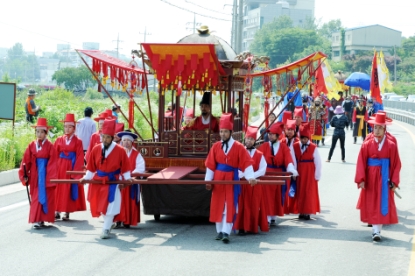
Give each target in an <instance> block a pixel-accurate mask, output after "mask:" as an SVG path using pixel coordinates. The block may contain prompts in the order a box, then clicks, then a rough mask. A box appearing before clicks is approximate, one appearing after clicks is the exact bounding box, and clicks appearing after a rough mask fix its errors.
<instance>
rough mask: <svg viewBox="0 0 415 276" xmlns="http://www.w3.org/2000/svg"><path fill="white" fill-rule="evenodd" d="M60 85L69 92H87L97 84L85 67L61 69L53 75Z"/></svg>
mask: <svg viewBox="0 0 415 276" xmlns="http://www.w3.org/2000/svg"><path fill="white" fill-rule="evenodd" d="M52 80H55V81H56V83H57V84H58V85H64V86H65V88H66V89H68V90H74V91H79V90H86V89H87V88H88V87H92V86H93V85H94V84H96V81H94V80H93V79H92V75H91V72H90V71H89V70H88V68H86V67H85V66H81V67H76V68H75V67H66V68H63V69H59V70H58V71H56V72H55V73H54V74H53V75H52Z"/></svg>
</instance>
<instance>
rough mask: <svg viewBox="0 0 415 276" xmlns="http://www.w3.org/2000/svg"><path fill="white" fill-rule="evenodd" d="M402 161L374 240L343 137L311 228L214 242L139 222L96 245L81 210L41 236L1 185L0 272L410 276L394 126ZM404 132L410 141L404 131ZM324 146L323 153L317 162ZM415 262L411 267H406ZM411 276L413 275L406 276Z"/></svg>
mask: <svg viewBox="0 0 415 276" xmlns="http://www.w3.org/2000/svg"><path fill="white" fill-rule="evenodd" d="M390 131H391V132H392V133H393V134H394V135H396V137H397V139H398V141H399V146H400V155H401V158H402V161H403V169H402V173H401V190H400V193H401V195H402V196H403V199H402V200H399V199H397V200H396V201H397V207H398V212H399V224H396V225H391V226H386V227H384V230H383V231H382V236H383V240H382V242H379V243H374V242H372V240H371V229H370V228H368V227H366V225H365V224H363V223H361V222H360V220H359V213H358V211H357V210H356V209H355V206H356V202H357V198H358V190H357V188H356V185H355V184H354V183H353V178H354V171H355V164H356V158H357V153H358V150H359V147H360V144H361V142H360V141H359V142H358V144H357V145H353V142H352V138H351V132H350V131H349V132H348V133H347V135H348V136H347V140H346V151H347V156H346V160H347V163H345V164H343V163H341V161H340V159H341V158H340V149H339V148H338V149H336V151H335V153H334V156H333V158H332V162H331V163H325V162H324V164H323V171H324V172H323V178H322V181H321V182H320V184H319V185H320V186H319V188H320V200H321V205H322V208H321V209H322V212H321V214H319V215H317V216H314V217H313V219H312V220H311V221H307V222H304V221H299V220H298V219H297V217H296V216H286V217H283V218H280V219H279V220H278V225H277V226H275V227H272V228H271V231H270V232H269V233H264V234H258V235H248V236H245V237H240V236H231V243H230V244H228V245H225V244H223V243H222V242H218V241H215V240H214V237H215V235H216V233H215V226H214V225H213V224H211V223H209V222H208V221H207V220H206V219H187V218H178V217H166V216H164V217H163V216H162V218H161V221H159V222H156V221H154V220H153V217H152V216H145V215H143V216H142V221H143V222H142V223H140V224H139V226H138V227H137V228H132V229H116V230H114V231H113V233H112V234H111V239H109V240H100V239H99V234H100V232H101V227H102V219H93V218H91V216H90V214H89V213H88V212H82V213H77V214H74V215H73V216H72V217H71V218H72V219H73V220H71V221H69V222H62V221H59V222H56V223H55V224H54V225H52V226H50V227H48V228H47V229H43V230H32V229H31V227H30V225H29V224H27V216H28V209H29V208H28V205H27V203H26V192H25V190H24V188H23V187H22V186H20V185H9V186H5V187H1V188H0V227H1V231H0V273H1V275H35V274H37V275H39V274H42V275H110V274H112V275H121V274H125V275H130V274H132V275H212V274H214V273H221V274H227V275H267V274H268V275H287V274H288V273H289V275H376V276H379V275H415V270H414V266H415V243H414V229H415V200H414V199H415V185H414V179H415V160H414V158H413V156H414V154H415V135H414V133H415V127H413V126H410V125H407V124H403V123H399V122H396V123H395V124H394V125H393V126H391V127H390ZM410 133H411V134H410ZM330 142H331V140H328V141H327V142H326V146H324V147H320V148H319V151H320V153H321V156H322V159H323V160H325V159H326V158H327V155H328V149H329V145H330ZM411 257H412V267H410V263H411ZM410 269H412V270H411V271H410Z"/></svg>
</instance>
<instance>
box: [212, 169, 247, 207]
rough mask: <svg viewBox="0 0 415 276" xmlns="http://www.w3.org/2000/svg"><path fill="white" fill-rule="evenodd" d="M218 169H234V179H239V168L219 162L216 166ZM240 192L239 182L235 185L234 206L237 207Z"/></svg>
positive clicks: (225, 170)
mask: <svg viewBox="0 0 415 276" xmlns="http://www.w3.org/2000/svg"><path fill="white" fill-rule="evenodd" d="M216 169H217V170H218V171H222V172H232V171H233V180H239V174H238V168H234V167H231V166H229V165H227V164H221V163H218V165H217V166H216ZM240 194H241V185H239V184H235V185H233V206H235V209H236V207H237V206H238V198H239V195H240Z"/></svg>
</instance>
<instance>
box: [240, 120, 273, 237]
mask: <svg viewBox="0 0 415 276" xmlns="http://www.w3.org/2000/svg"><path fill="white" fill-rule="evenodd" d="M257 133H258V127H254V126H249V127H248V128H247V130H246V133H245V147H246V149H247V151H248V153H249V155H250V156H251V158H252V160H253V161H254V164H253V168H254V177H255V178H259V177H261V176H263V175H265V172H266V170H267V162H266V161H265V158H264V155H263V154H262V152H260V151H259V150H257V149H256V148H255V141H256V138H257ZM243 177H244V174H243V172H241V171H239V178H243ZM262 189H263V187H262V185H255V186H250V185H242V191H241V196H240V197H239V204H238V216H237V218H236V222H235V228H236V229H239V232H238V234H239V235H244V234H245V232H249V233H255V234H256V233H258V226H259V228H260V229H261V231H262V232H268V231H269V229H268V222H267V213H266V210H265V201H264V200H263V198H262V197H263V191H262Z"/></svg>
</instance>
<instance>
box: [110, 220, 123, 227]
mask: <svg viewBox="0 0 415 276" xmlns="http://www.w3.org/2000/svg"><path fill="white" fill-rule="evenodd" d="M118 228H121V221H117V222H114V223H113V224H112V226H111V229H118Z"/></svg>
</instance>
